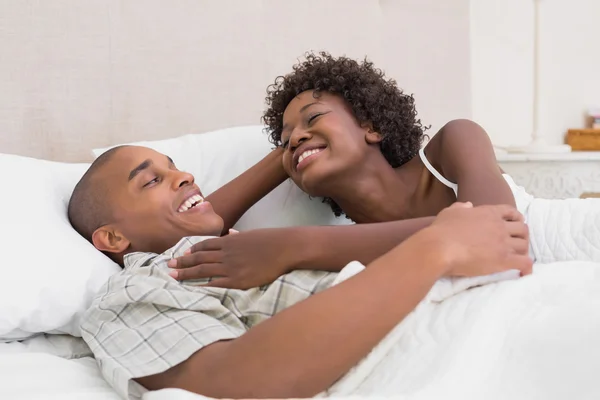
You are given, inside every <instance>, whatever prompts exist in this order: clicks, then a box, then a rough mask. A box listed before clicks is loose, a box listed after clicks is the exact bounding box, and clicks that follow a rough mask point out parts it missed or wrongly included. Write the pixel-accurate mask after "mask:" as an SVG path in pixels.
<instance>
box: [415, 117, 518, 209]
mask: <svg viewBox="0 0 600 400" xmlns="http://www.w3.org/2000/svg"><path fill="white" fill-rule="evenodd" d="M434 140H435V141H436V142H437V143H436V146H435V147H434V148H433V149H432V150H433V157H434V158H435V160H432V159H429V161H430V162H432V161H437V163H436V164H438V165H440V166H441V171H440V172H441V173H442V175H444V176H445V177H446V178H447V179H449V180H450V181H452V182H455V183H456V184H457V185H458V199H457V200H458V201H460V202H466V201H470V202H471V203H473V205H475V206H479V205H484V204H508V205H511V206H515V199H514V196H513V194H512V191H511V190H510V187H509V186H508V184H507V183H506V181H505V180H504V178H503V177H502V170H501V169H500V167H499V166H498V164H497V162H496V154H495V153H494V147H493V146H492V142H491V141H490V138H489V136H488V134H487V133H486V132H485V130H484V129H483V128H482V127H481V126H479V125H478V124H476V123H475V122H473V121H469V120H454V121H451V122H449V123H448V124H446V125H445V126H444V127H443V128H442V129H441V130H440V132H438V133H437V134H436V135H435V136H434V138H433V139H432V142H433V141H434ZM431 144H433V143H431ZM428 147H429V145H428ZM427 155H428V156H429V152H428V153H427Z"/></svg>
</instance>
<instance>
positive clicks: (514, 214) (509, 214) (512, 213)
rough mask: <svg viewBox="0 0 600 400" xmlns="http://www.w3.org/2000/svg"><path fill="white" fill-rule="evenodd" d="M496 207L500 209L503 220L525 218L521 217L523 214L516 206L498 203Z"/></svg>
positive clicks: (521, 219)
mask: <svg viewBox="0 0 600 400" xmlns="http://www.w3.org/2000/svg"><path fill="white" fill-rule="evenodd" d="M497 207H498V209H499V211H500V214H501V216H502V219H504V220H505V221H517V222H523V221H525V219H524V218H523V214H521V213H520V212H519V210H517V209H516V208H514V207H512V206H508V205H500V206H497Z"/></svg>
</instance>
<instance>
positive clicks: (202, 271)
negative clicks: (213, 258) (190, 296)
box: [169, 263, 227, 281]
mask: <svg viewBox="0 0 600 400" xmlns="http://www.w3.org/2000/svg"><path fill="white" fill-rule="evenodd" d="M169 275H171V277H172V278H173V279H177V280H178V281H186V280H188V279H206V278H213V277H223V276H227V268H226V267H225V265H223V264H216V263H215V264H202V265H197V266H195V267H191V268H186V269H180V270H175V269H174V270H171V271H169Z"/></svg>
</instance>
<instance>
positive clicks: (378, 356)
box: [144, 262, 600, 400]
mask: <svg viewBox="0 0 600 400" xmlns="http://www.w3.org/2000/svg"><path fill="white" fill-rule="evenodd" d="M358 270H359V269H355V271H358ZM349 275H351V274H349ZM430 298H431V297H430ZM348 334H349V335H351V334H352V333H351V332H348ZM340 339H343V338H340ZM315 362H319V361H318V360H315ZM598 371H600V265H598V264H593V263H585V262H569V263H555V264H551V265H536V267H535V270H534V274H533V275H531V276H527V277H525V278H522V279H517V280H505V281H501V282H498V283H491V284H487V285H484V286H480V287H476V288H473V289H470V290H464V291H462V292H461V293H458V294H455V295H453V296H450V297H447V298H446V300H444V301H443V302H434V301H428V300H425V301H423V302H422V303H421V304H420V305H419V306H418V307H417V309H416V310H415V311H414V312H413V313H411V314H410V315H409V316H408V317H407V318H406V319H405V320H404V321H403V322H401V323H400V324H399V325H398V326H397V327H396V328H395V329H394V330H393V331H392V332H391V333H390V334H389V335H388V336H387V337H386V338H385V339H384V340H383V341H382V342H381V343H380V344H379V345H378V346H377V347H376V348H375V349H374V350H373V351H372V352H371V354H369V355H368V356H367V357H366V358H365V359H363V360H362V361H361V362H360V363H359V364H358V365H357V366H356V367H355V368H353V369H352V370H351V371H350V372H349V373H348V374H346V375H345V376H344V377H343V378H342V379H341V380H340V381H338V382H337V383H336V384H335V385H334V386H333V387H331V388H330V390H328V391H327V393H323V394H322V396H331V397H340V396H349V395H353V396H356V395H363V396H367V395H368V396H369V397H372V396H394V397H396V398H400V399H410V400H421V399H442V398H443V399H446V398H461V399H523V400H525V399H527V400H532V399H544V400H553V399H556V400H559V399H565V398H573V399H598V398H600V379H598V373H599V372H598ZM199 398H202V397H201V396H195V395H192V394H190V393H187V392H183V391H178V390H172V389H167V390H162V391H158V392H154V393H148V394H146V395H145V397H144V400H167V399H169V400H193V399H199Z"/></svg>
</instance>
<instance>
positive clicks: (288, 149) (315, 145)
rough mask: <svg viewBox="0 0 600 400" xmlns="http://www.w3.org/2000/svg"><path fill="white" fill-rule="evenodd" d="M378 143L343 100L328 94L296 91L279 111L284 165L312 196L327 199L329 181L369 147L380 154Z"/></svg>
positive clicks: (347, 173)
mask: <svg viewBox="0 0 600 400" xmlns="http://www.w3.org/2000/svg"><path fill="white" fill-rule="evenodd" d="M379 142H380V136H379V134H377V133H375V132H373V131H372V130H371V129H369V127H367V126H365V127H362V126H361V125H360V124H359V122H358V121H357V119H356V118H355V117H354V114H353V113H352V110H351V109H350V107H349V105H348V104H347V103H346V102H345V101H344V99H343V98H342V97H340V96H336V95H333V94H330V93H319V94H318V97H314V96H313V91H312V90H311V91H306V92H303V93H300V94H299V95H298V96H296V97H295V98H294V99H293V100H292V101H291V102H290V104H289V105H288V106H287V108H286V110H285V112H284V114H283V129H282V133H281V143H282V146H283V147H284V149H285V152H284V155H283V166H284V168H285V170H286V172H287V173H288V175H289V176H290V177H291V179H292V180H293V181H294V182H295V183H296V184H297V185H298V186H299V187H300V188H301V189H302V190H304V191H305V192H306V193H308V194H310V195H311V196H318V197H330V196H331V195H330V189H331V187H332V185H333V184H335V183H338V182H344V181H346V179H343V178H348V177H352V175H353V174H354V172H355V171H356V170H357V169H360V168H361V165H363V164H362V163H363V162H365V160H366V157H367V154H368V153H369V152H370V151H372V150H373V149H375V150H376V151H377V152H378V153H379V154H381V150H380V149H379ZM350 189H351V188H349V190H350Z"/></svg>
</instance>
